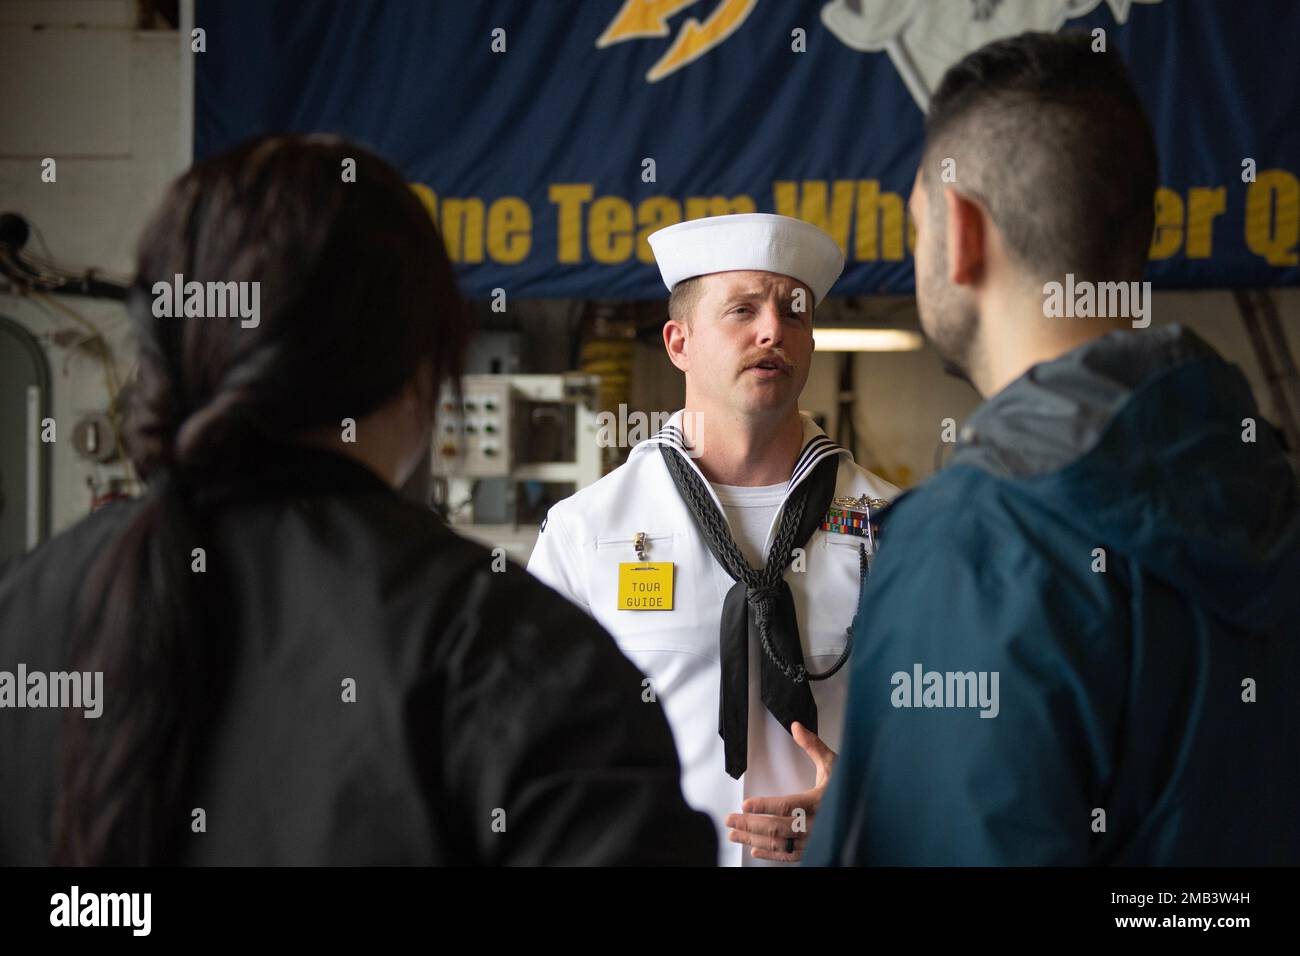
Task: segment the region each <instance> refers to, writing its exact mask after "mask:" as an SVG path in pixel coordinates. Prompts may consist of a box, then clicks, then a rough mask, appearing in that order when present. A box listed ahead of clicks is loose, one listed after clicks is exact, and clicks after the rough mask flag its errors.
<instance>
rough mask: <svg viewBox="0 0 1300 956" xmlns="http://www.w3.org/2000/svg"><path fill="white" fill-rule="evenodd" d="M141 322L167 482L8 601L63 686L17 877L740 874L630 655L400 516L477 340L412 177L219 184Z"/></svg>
mask: <svg viewBox="0 0 1300 956" xmlns="http://www.w3.org/2000/svg"><path fill="white" fill-rule="evenodd" d="M349 160H350V161H353V162H354V163H355V172H356V174H355V178H353V177H348V179H349V181H346V182H345V181H344V178H343V176H342V171H343V169H344V167H345V164H346V163H347V161H349ZM194 282H197V283H200V286H199V287H198V288H200V289H201V290H207V292H208V294H206V296H205V298H204V301H203V303H202V306H203V307H190V306H189V305H188V304H187V305H186V306H185V307H184V308H182V309H180V310H179V312H180V314H176V313H177V311H178V310H176V309H175V308H173V306H174V305H176V304H177V301H176V300H178V299H179V298H180V296H179V295H174V291H173V290H174V289H175V288H176V287H177V286H180V287H182V288H183V289H185V301H186V303H189V302H190V296H189V289H190V288H191V287H190V286H189V283H194ZM231 283H233V284H234V285H230V284H231ZM213 289H215V290H216V295H215V296H214V295H213V294H211V290H213ZM236 293H237V294H236ZM222 296H224V297H225V298H224V300H223V301H224V302H226V303H227V304H228V303H233V302H235V301H238V302H239V303H240V306H241V308H240V309H233V308H230V309H216V310H213V309H212V308H210V307H211V305H212V303H213V302H214V301H217V300H220V299H221V297H222ZM245 306H249V307H251V308H244V307H245ZM200 311H201V312H204V313H205V314H203V315H195V314H192V313H193V312H200ZM130 312H131V315H132V318H133V320H134V324H135V326H136V329H137V332H138V338H139V373H138V376H137V381H136V382H135V383H134V387H133V394H132V404H133V407H132V409H131V412H130V417H129V421H128V425H127V433H126V444H127V448H128V451H129V453H130V455H131V458H132V461H133V463H134V464H135V466H136V468H137V469H138V471H139V472H140V474H141V475H142V476H143V477H144V478H145V480H146V483H147V489H148V490H147V492H146V493H145V495H144V496H143V497H142V498H140V499H138V500H134V501H130V502H122V503H119V504H115V505H112V506H109V507H107V508H105V509H103V510H101V511H98V512H96V513H95V514H93V515H91V516H90V517H88V518H86V519H84V520H83V521H81V522H80V523H79V524H77V525H75V526H74V527H72V528H71V529H69V530H68V531H66V532H65V533H63V534H62V535H60V536H58V537H57V538H55V539H53V540H52V541H50V542H48V543H47V544H45V545H44V546H42V547H41V548H39V549H37V550H36V551H35V552H33V553H32V554H30V555H28V556H26V557H25V558H24V559H21V560H19V561H17V562H15V563H14V564H13V565H11V566H9V567H7V568H6V572H5V576H4V578H3V579H0V672H9V673H10V674H16V673H17V672H18V669H19V667H20V665H21V668H22V670H23V672H24V673H26V674H27V675H38V676H40V677H41V678H42V679H43V678H44V677H45V676H46V675H48V681H47V682H46V685H45V687H46V693H39V694H38V693H35V692H34V691H33V689H32V687H31V686H22V687H18V686H16V684H14V683H13V682H12V681H11V683H10V685H9V686H10V689H11V690H12V691H15V692H16V693H17V694H20V695H23V702H22V706H18V705H17V701H16V699H15V700H9V701H6V700H5V699H4V698H3V697H0V704H3V705H4V706H3V707H0V863H7V864H14V863H20V864H42V863H51V862H53V863H66V864H160V863H166V864H170V863H194V864H230V863H245V864H327V863H340V864H357V863H488V864H508V863H523V864H531V863H583V864H603V863H636V862H668V863H691V862H698V863H704V864H707V863H711V862H712V860H713V858H714V850H713V840H714V836H713V830H712V826H711V825H710V824H709V822H708V821H707V819H706V818H705V817H703V816H702V815H700V814H696V813H694V812H692V811H691V810H690V809H689V808H688V807H687V806H686V804H685V803H684V801H683V798H682V795H681V790H680V787H679V781H678V774H679V768H678V763H677V757H676V754H675V750H674V747H673V744H672V740H671V737H670V734H669V730H668V726H667V723H666V722H665V720H664V717H663V714H662V712H661V710H660V709H659V707H658V705H657V704H647V703H645V702H643V700H642V693H643V690H642V685H641V677H640V675H639V674H638V673H637V672H636V670H635V669H634V668H633V667H632V666H631V665H630V664H629V663H628V662H627V661H626V660H625V659H624V658H623V657H622V656H621V655H620V654H619V653H618V651H617V650H616V648H615V646H614V644H613V643H612V641H611V640H610V639H609V637H608V636H607V635H606V634H605V633H604V632H603V631H601V630H600V628H599V627H598V626H597V625H596V624H595V623H594V622H593V621H591V620H590V619H589V618H588V617H587V616H586V615H584V614H583V613H582V612H581V611H579V610H578V609H576V608H574V607H573V606H572V605H570V604H568V603H566V602H565V601H563V600H562V599H561V598H559V597H558V596H557V595H555V594H554V592H552V591H550V590H548V589H547V588H545V587H543V586H542V585H540V584H539V583H536V582H535V581H534V580H533V579H531V578H530V577H529V576H528V575H527V574H525V573H524V572H523V571H521V570H520V569H518V568H516V567H509V568H507V569H506V571H505V572H504V573H494V572H493V568H492V563H493V562H492V556H491V554H490V553H489V552H487V551H486V550H485V549H483V548H480V547H479V546H477V545H475V544H472V543H470V542H467V541H465V540H463V539H460V538H458V537H457V536H456V535H454V534H453V533H452V532H451V531H449V530H448V529H447V528H446V527H445V526H444V525H443V524H442V523H441V522H440V521H438V520H437V518H436V517H435V516H434V515H433V514H432V513H430V512H428V511H426V510H425V509H422V508H420V507H418V506H416V505H414V504H412V503H410V502H409V501H407V500H406V499H404V498H402V497H401V496H400V495H399V494H397V492H396V491H395V488H396V487H398V486H400V485H401V484H402V483H403V482H404V481H405V480H406V479H407V478H408V477H409V476H410V475H411V474H412V473H413V471H414V469H415V468H417V467H421V464H422V463H423V462H426V461H427V457H426V456H427V444H428V440H429V437H430V435H431V433H432V427H433V409H434V407H435V398H436V396H438V394H439V393H440V390H441V388H442V386H443V385H444V384H450V383H452V382H454V380H455V378H456V376H457V375H458V373H459V370H460V363H461V358H462V355H463V353H464V349H465V346H466V339H467V334H468V333H467V321H466V319H467V313H466V308H465V305H464V303H463V302H462V300H461V297H460V295H459V293H458V291H457V288H456V282H455V276H454V272H453V269H452V266H451V263H450V262H449V260H448V258H447V255H446V252H445V251H444V249H443V246H442V243H441V240H440V238H439V236H438V233H437V230H436V228H435V226H434V224H433V222H432V220H431V219H430V217H429V216H428V214H427V212H426V210H425V209H424V207H423V206H422V205H421V203H420V202H419V200H418V199H417V198H416V197H415V196H414V194H413V193H412V192H411V191H410V190H409V189H408V188H407V186H406V184H405V183H404V182H403V180H402V178H401V177H400V176H399V175H398V173H397V172H396V171H394V170H393V169H392V168H391V167H389V166H388V165H387V164H385V163H384V162H383V161H382V160H380V159H379V158H378V157H376V156H374V155H373V154H371V153H369V152H367V151H366V150H365V149H362V148H361V147H359V146H356V145H354V144H351V143H347V142H344V141H342V140H338V139H334V138H328V137H303V136H291V137H280V138H273V139H262V140H257V141H254V142H251V143H248V144H246V145H244V146H242V147H240V148H239V149H236V150H235V151H233V152H231V153H228V154H225V155H223V156H219V157H216V158H213V159H209V160H205V161H203V162H200V163H198V164H196V165H195V166H194V167H193V168H192V169H191V170H189V171H188V172H187V173H186V174H185V175H183V176H182V177H181V178H180V179H179V180H178V181H177V182H176V183H175V184H174V185H173V186H172V187H171V189H170V190H169V192H168V194H167V196H166V197H165V199H164V201H163V203H162V206H161V208H160V209H159V210H158V211H157V213H156V214H155V215H154V217H153V219H152V220H151V221H150V223H149V225H148V227H147V228H146V230H145V232H144V235H143V237H142V239H141V243H140V248H139V258H138V271H137V276H136V280H135V284H134V289H133V293H132V298H131V301H130ZM74 674H75V675H78V677H77V678H76V679H77V680H78V681H79V684H80V687H81V688H82V689H83V690H85V691H86V692H87V694H88V693H89V692H90V691H89V689H90V688H92V687H95V686H102V700H100V701H98V702H97V703H96V705H95V706H96V707H97V708H98V709H100V713H99V714H98V715H97V716H91V713H92V710H90V709H88V708H86V707H72V706H66V704H67V701H60V700H56V699H54V698H55V697H56V696H57V695H55V694H53V693H52V689H53V688H54V687H55V686H56V684H57V685H59V686H62V687H64V688H66V687H68V686H71V685H70V681H72V680H73V677H71V676H70V675H74ZM56 675H64V676H63V677H58V676H56ZM32 679H33V678H32V677H30V676H29V677H28V681H31V680H32ZM97 682H100V683H99V684H98V685H97ZM11 696H12V695H11ZM42 701H43V703H42ZM56 704H62V705H63V706H51V705H56ZM502 824H505V825H504V826H503V825H502Z"/></svg>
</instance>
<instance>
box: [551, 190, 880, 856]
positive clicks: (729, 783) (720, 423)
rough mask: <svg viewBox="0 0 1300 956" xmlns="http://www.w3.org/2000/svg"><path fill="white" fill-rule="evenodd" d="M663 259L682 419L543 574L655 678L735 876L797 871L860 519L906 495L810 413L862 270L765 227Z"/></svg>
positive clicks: (853, 596) (866, 547)
mask: <svg viewBox="0 0 1300 956" xmlns="http://www.w3.org/2000/svg"><path fill="white" fill-rule="evenodd" d="M649 242H650V245H651V248H652V249H653V250H654V253H655V258H656V260H657V261H658V263H659V268H660V271H661V273H662V275H663V279H664V284H665V285H666V286H667V287H668V288H669V290H670V291H671V293H672V294H671V296H670V299H669V304H668V313H669V318H668V321H667V322H666V323H665V325H664V332H663V335H664V345H665V347H666V348H667V350H668V356H669V358H670V359H671V360H672V362H673V364H674V365H676V366H677V367H678V368H679V369H681V370H682V372H683V373H684V374H685V378H686V404H685V408H684V409H682V410H681V411H679V412H677V413H676V414H675V415H674V416H673V417H672V418H671V419H670V420H669V422H668V424H667V425H665V426H664V427H663V428H662V429H661V430H660V431H659V432H658V433H657V434H656V435H654V436H653V437H652V438H650V439H648V440H646V441H644V442H642V443H641V444H639V445H637V446H636V447H635V448H634V449H633V450H632V452H631V453H630V454H629V456H628V460H627V462H626V463H624V464H623V465H622V466H620V467H619V468H617V469H615V470H614V471H613V472H611V473H610V474H608V475H606V476H605V477H604V478H602V479H601V480H599V481H597V482H596V483H595V484H593V485H591V486H589V487H587V488H584V489H582V490H581V491H579V492H578V493H577V494H575V495H573V496H572V497H570V498H567V499H565V500H564V501H561V502H560V503H558V504H556V505H555V506H554V507H552V508H551V510H550V512H549V514H548V515H547V517H546V520H545V521H544V522H543V523H542V530H541V533H540V534H539V536H538V539H537V545H536V547H535V548H534V550H533V554H532V558H531V560H530V561H529V564H528V568H529V570H530V571H532V572H533V573H534V574H535V575H537V576H538V577H539V578H541V579H542V580H543V581H544V582H546V583H547V584H549V585H551V586H552V587H553V588H555V589H556V590H557V591H559V592H560V593H561V594H563V595H565V596H566V597H568V598H569V599H570V600H571V601H573V602H574V603H576V604H578V605H580V606H582V607H583V608H585V609H586V610H587V611H588V613H590V614H591V615H592V616H593V617H595V618H596V619H597V620H598V621H599V622H600V623H601V624H602V625H604V627H605V628H606V629H607V630H608V631H609V632H610V633H611V634H613V635H614V638H615V639H616V640H617V641H618V644H619V646H620V647H621V648H622V650H623V652H624V653H625V654H626V655H627V656H628V657H629V658H630V659H631V660H632V662H633V663H634V664H636V666H637V667H638V668H640V670H641V672H642V673H643V674H644V675H646V678H647V680H646V682H645V684H644V690H643V699H645V700H647V701H649V700H655V699H657V700H658V701H660V702H661V703H662V705H663V707H664V710H665V712H666V713H667V715H668V720H669V723H670V724H671V726H672V729H673V735H674V738H675V740H676V743H677V750H678V753H679V755H680V758H681V763H682V789H683V792H684V793H685V795H686V799H687V800H688V801H689V802H690V803H691V804H692V805H694V806H695V807H697V808H699V809H701V810H704V811H706V812H708V813H709V814H710V815H711V816H712V818H713V820H714V823H715V825H716V826H717V828H718V833H719V841H720V842H719V846H720V851H719V863H720V864H722V865H730V866H738V865H742V864H743V865H752V864H754V863H755V862H763V863H768V864H789V863H794V862H797V861H798V860H799V858H800V857H801V856H802V854H803V848H804V845H805V842H806V839H807V834H808V831H809V829H810V827H811V825H812V822H813V818H814V816H815V814H816V812H817V807H818V805H819V803H820V800H821V795H822V792H823V790H824V789H825V785H826V783H827V781H828V780H829V776H830V773H831V765H832V762H833V760H834V751H836V750H837V749H838V747H839V740H840V731H841V723H842V720H843V712H844V702H845V701H844V698H845V693H846V690H847V685H848V670H847V669H843V670H840V669H839V668H840V667H842V665H843V664H844V662H845V661H846V659H847V655H848V654H849V653H851V647H850V645H849V639H848V633H847V632H848V629H849V627H850V625H851V623H852V621H853V617H854V613H855V611H856V609H857V605H858V596H859V588H860V584H861V580H862V576H863V574H864V568H865V562H866V557H867V556H868V555H869V553H870V546H871V543H872V541H873V539H872V538H871V537H870V536H868V534H867V531H868V530H869V527H870V520H869V518H868V519H867V520H866V521H862V520H861V514H862V510H863V509H864V508H865V507H866V506H867V505H873V506H875V507H879V506H880V505H881V504H882V503H883V502H884V501H886V500H888V499H889V498H891V497H893V495H895V494H896V493H897V489H896V488H894V487H893V486H892V485H890V484H889V483H887V482H885V481H882V480H881V479H880V478H878V477H876V476H875V475H873V474H871V473H870V472H868V471H865V470H864V469H862V468H859V467H858V466H857V465H856V464H855V463H854V461H853V458H852V456H851V455H850V453H849V452H848V451H847V450H846V449H844V448H841V447H840V446H838V445H837V444H835V442H833V441H831V440H830V439H829V438H828V437H826V435H825V434H824V433H823V432H822V430H821V429H820V428H818V427H817V425H816V424H814V423H813V421H812V420H811V419H809V418H808V417H806V416H804V415H802V414H800V412H799V410H798V401H799V395H800V392H801V391H802V390H803V386H804V383H805V382H806V381H807V378H808V369H809V365H810V362H811V358H812V353H813V349H814V343H813V334H814V333H813V323H812V318H813V309H814V307H815V306H816V305H817V304H819V303H820V302H821V300H822V299H823V297H824V296H825V295H826V293H827V292H828V291H829V290H830V288H831V286H832V285H833V284H834V282H835V280H836V279H837V278H839V275H840V272H841V271H842V269H843V267H844V257H843V254H842V253H841V252H840V249H839V246H838V245H837V244H836V243H835V241H834V240H833V239H832V238H831V237H830V236H828V235H827V234H826V233H824V232H823V231H822V230H820V229H818V228H817V227H815V226H812V225H810V224H808V223H805V222H802V221H801V220H797V219H791V218H788V217H784V216H774V215H767V214H758V213H752V214H741V215H731V216H717V217H713V218H709V219H697V220H691V221H688V222H683V223H679V224H677V225H674V226H670V227H668V228H667V229H661V230H659V231H658V232H656V233H654V234H652V235H651V236H650V237H649ZM847 499H853V500H854V501H853V502H848V501H847ZM855 509H856V510H855ZM601 731H602V732H612V733H617V732H618V731H617V729H616V728H602V729H601Z"/></svg>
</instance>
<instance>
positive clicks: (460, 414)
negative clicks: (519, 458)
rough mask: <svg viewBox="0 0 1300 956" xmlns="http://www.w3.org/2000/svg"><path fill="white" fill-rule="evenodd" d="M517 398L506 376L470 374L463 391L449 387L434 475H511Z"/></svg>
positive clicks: (435, 445) (441, 408) (440, 409)
mask: <svg viewBox="0 0 1300 956" xmlns="http://www.w3.org/2000/svg"><path fill="white" fill-rule="evenodd" d="M514 402H515V399H514V396H513V394H512V392H511V388H510V379H509V378H508V377H507V376H504V375H467V376H465V377H464V379H462V381H461V391H460V394H459V395H458V394H457V393H456V392H455V390H454V389H450V388H448V389H445V390H444V391H443V395H442V400H441V401H440V402H439V405H438V417H437V423H436V425H435V426H434V437H433V472H434V474H437V475H446V476H454V477H463V478H504V477H506V476H508V475H509V474H510V473H511V469H512V468H513V467H514V463H515V462H514V459H515V439H516V436H515V434H514V431H515V429H514V423H515V415H514V411H515V408H514Z"/></svg>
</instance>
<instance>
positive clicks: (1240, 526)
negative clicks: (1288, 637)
mask: <svg viewBox="0 0 1300 956" xmlns="http://www.w3.org/2000/svg"><path fill="white" fill-rule="evenodd" d="M1252 423H1253V438H1254V440H1253V441H1250V440H1248V439H1249V438H1250V437H1251V429H1252ZM952 465H954V466H955V465H969V466H973V467H976V468H979V469H981V470H983V471H986V472H989V473H991V474H993V475H996V476H999V477H1001V478H1005V479H1011V480H1013V493H1017V494H1023V495H1025V496H1029V497H1031V498H1033V499H1036V503H1037V504H1038V505H1039V506H1040V507H1042V508H1044V509H1047V510H1048V511H1051V512H1053V513H1055V515H1056V516H1057V517H1059V518H1060V520H1062V521H1063V522H1066V523H1067V524H1070V525H1073V526H1075V527H1079V528H1081V529H1082V530H1084V531H1085V532H1086V533H1087V534H1089V535H1091V536H1093V537H1094V538H1095V539H1096V540H1097V542H1098V544H1099V546H1102V547H1105V548H1106V549H1107V551H1108V553H1114V552H1118V554H1119V555H1120V556H1122V557H1124V558H1127V559H1128V560H1131V561H1134V562H1136V563H1137V564H1139V565H1140V566H1142V567H1143V568H1145V569H1146V570H1147V571H1149V572H1150V573H1151V574H1152V575H1154V576H1155V577H1157V578H1159V579H1161V580H1163V581H1165V582H1166V583H1168V584H1170V585H1172V586H1173V587H1174V588H1175V589H1177V590H1178V591H1179V592H1181V593H1183V594H1185V595H1186V596H1187V598H1188V600H1189V602H1194V603H1199V604H1202V605H1205V606H1206V607H1208V608H1209V609H1210V610H1211V611H1212V612H1213V613H1215V615H1216V616H1219V617H1221V618H1223V619H1225V620H1228V621H1230V622H1232V623H1234V624H1236V625H1238V626H1239V627H1241V628H1243V629H1245V630H1248V631H1254V632H1259V631H1264V632H1266V633H1278V632H1282V631H1288V630H1289V631H1294V630H1296V628H1297V627H1298V626H1300V625H1298V624H1297V621H1300V493H1298V489H1297V478H1296V474H1295V472H1294V470H1293V469H1292V467H1291V465H1290V463H1289V462H1288V460H1287V458H1286V455H1285V453H1284V450H1283V447H1282V442H1281V440H1280V437H1279V435H1278V434H1277V432H1276V431H1275V430H1274V428H1273V427H1272V426H1271V425H1270V424H1269V423H1268V422H1267V421H1266V420H1265V419H1264V418H1263V417H1262V416H1261V415H1260V412H1259V409H1258V407H1257V406H1256V404H1255V401H1254V397H1253V396H1252V394H1251V391H1250V386H1249V385H1248V384H1247V382H1246V379H1245V377H1244V376H1243V375H1242V373H1241V371H1240V370H1239V369H1238V368H1237V367H1236V366H1234V365H1231V364H1229V363H1228V362H1226V361H1224V360H1223V359H1222V358H1221V357H1220V356H1219V355H1218V353H1216V352H1215V351H1214V350H1213V349H1212V348H1211V347H1210V346H1209V345H1207V344H1206V343H1205V342H1204V341H1203V340H1202V339H1200V338H1199V337H1198V336H1196V335H1195V334H1194V333H1193V332H1191V331H1190V330H1188V329H1186V328H1184V327H1183V326H1181V325H1177V324H1174V325H1168V326H1163V327H1160V328H1158V329H1151V330H1146V331H1128V330H1124V331H1119V332H1114V333H1111V334H1110V335H1107V336H1104V337H1102V338H1099V339H1095V340H1093V341H1092V342H1089V343H1086V344H1085V345H1082V346H1080V347H1078V348H1076V349H1074V350H1073V351H1071V352H1069V353H1067V354H1066V355H1064V356H1062V357H1060V358H1059V359H1056V360H1054V361H1051V362H1045V363H1042V364H1040V365H1036V366H1034V367H1033V368H1031V369H1030V370H1029V371H1028V372H1026V373H1025V374H1024V375H1022V376H1021V377H1020V378H1019V379H1017V380H1016V381H1014V382H1012V383H1011V384H1010V385H1008V386H1007V387H1006V388H1004V389H1003V390H1002V391H1001V392H999V393H998V394H997V395H995V396H993V397H992V398H991V399H989V400H988V401H987V402H985V403H984V404H983V405H981V406H980V407H979V408H978V409H977V410H976V411H975V412H974V414H972V416H971V417H970V419H969V420H968V422H967V424H966V425H965V426H964V427H963V429H962V432H961V436H960V442H959V444H958V446H957V449H956V452H955V453H954V456H953V459H952Z"/></svg>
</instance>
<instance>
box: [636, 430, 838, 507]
mask: <svg viewBox="0 0 1300 956" xmlns="http://www.w3.org/2000/svg"><path fill="white" fill-rule="evenodd" d="M652 442H653V443H654V444H657V445H667V446H668V447H670V448H673V449H675V450H677V451H680V452H682V453H683V454H685V453H686V452H687V451H688V449H687V447H686V441H685V438H684V437H683V435H682V431H681V429H680V428H678V427H677V426H676V425H672V424H668V425H665V426H664V427H663V428H661V429H659V431H657V432H655V433H654V434H653V435H651V436H650V437H649V438H647V439H646V441H645V443H646V444H650V443H652ZM847 454H848V450H847V449H845V448H843V447H842V446H840V445H838V444H836V443H835V442H834V441H832V440H831V439H830V438H828V437H827V436H826V435H814V436H813V437H812V438H810V439H809V440H808V443H807V444H806V445H804V446H803V449H802V450H801V451H800V452H799V458H798V460H797V461H796V462H795V465H794V469H793V471H792V472H791V473H790V481H789V483H788V484H787V485H786V493H787V494H789V493H790V492H791V491H792V490H794V487H795V485H797V484H799V482H800V481H802V480H803V478H804V477H805V476H806V475H807V474H808V473H809V472H811V471H812V470H813V469H814V468H815V467H817V465H819V464H821V462H822V461H823V460H825V459H826V458H829V457H831V456H832V455H847ZM686 457H687V459H688V460H689V459H690V455H687V456H686ZM691 464H692V465H693V466H695V468H696V470H697V471H698V470H699V466H697V465H695V462H694V461H691ZM701 477H702V476H701ZM706 484H708V485H709V486H710V490H712V483H711V482H707V481H706Z"/></svg>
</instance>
